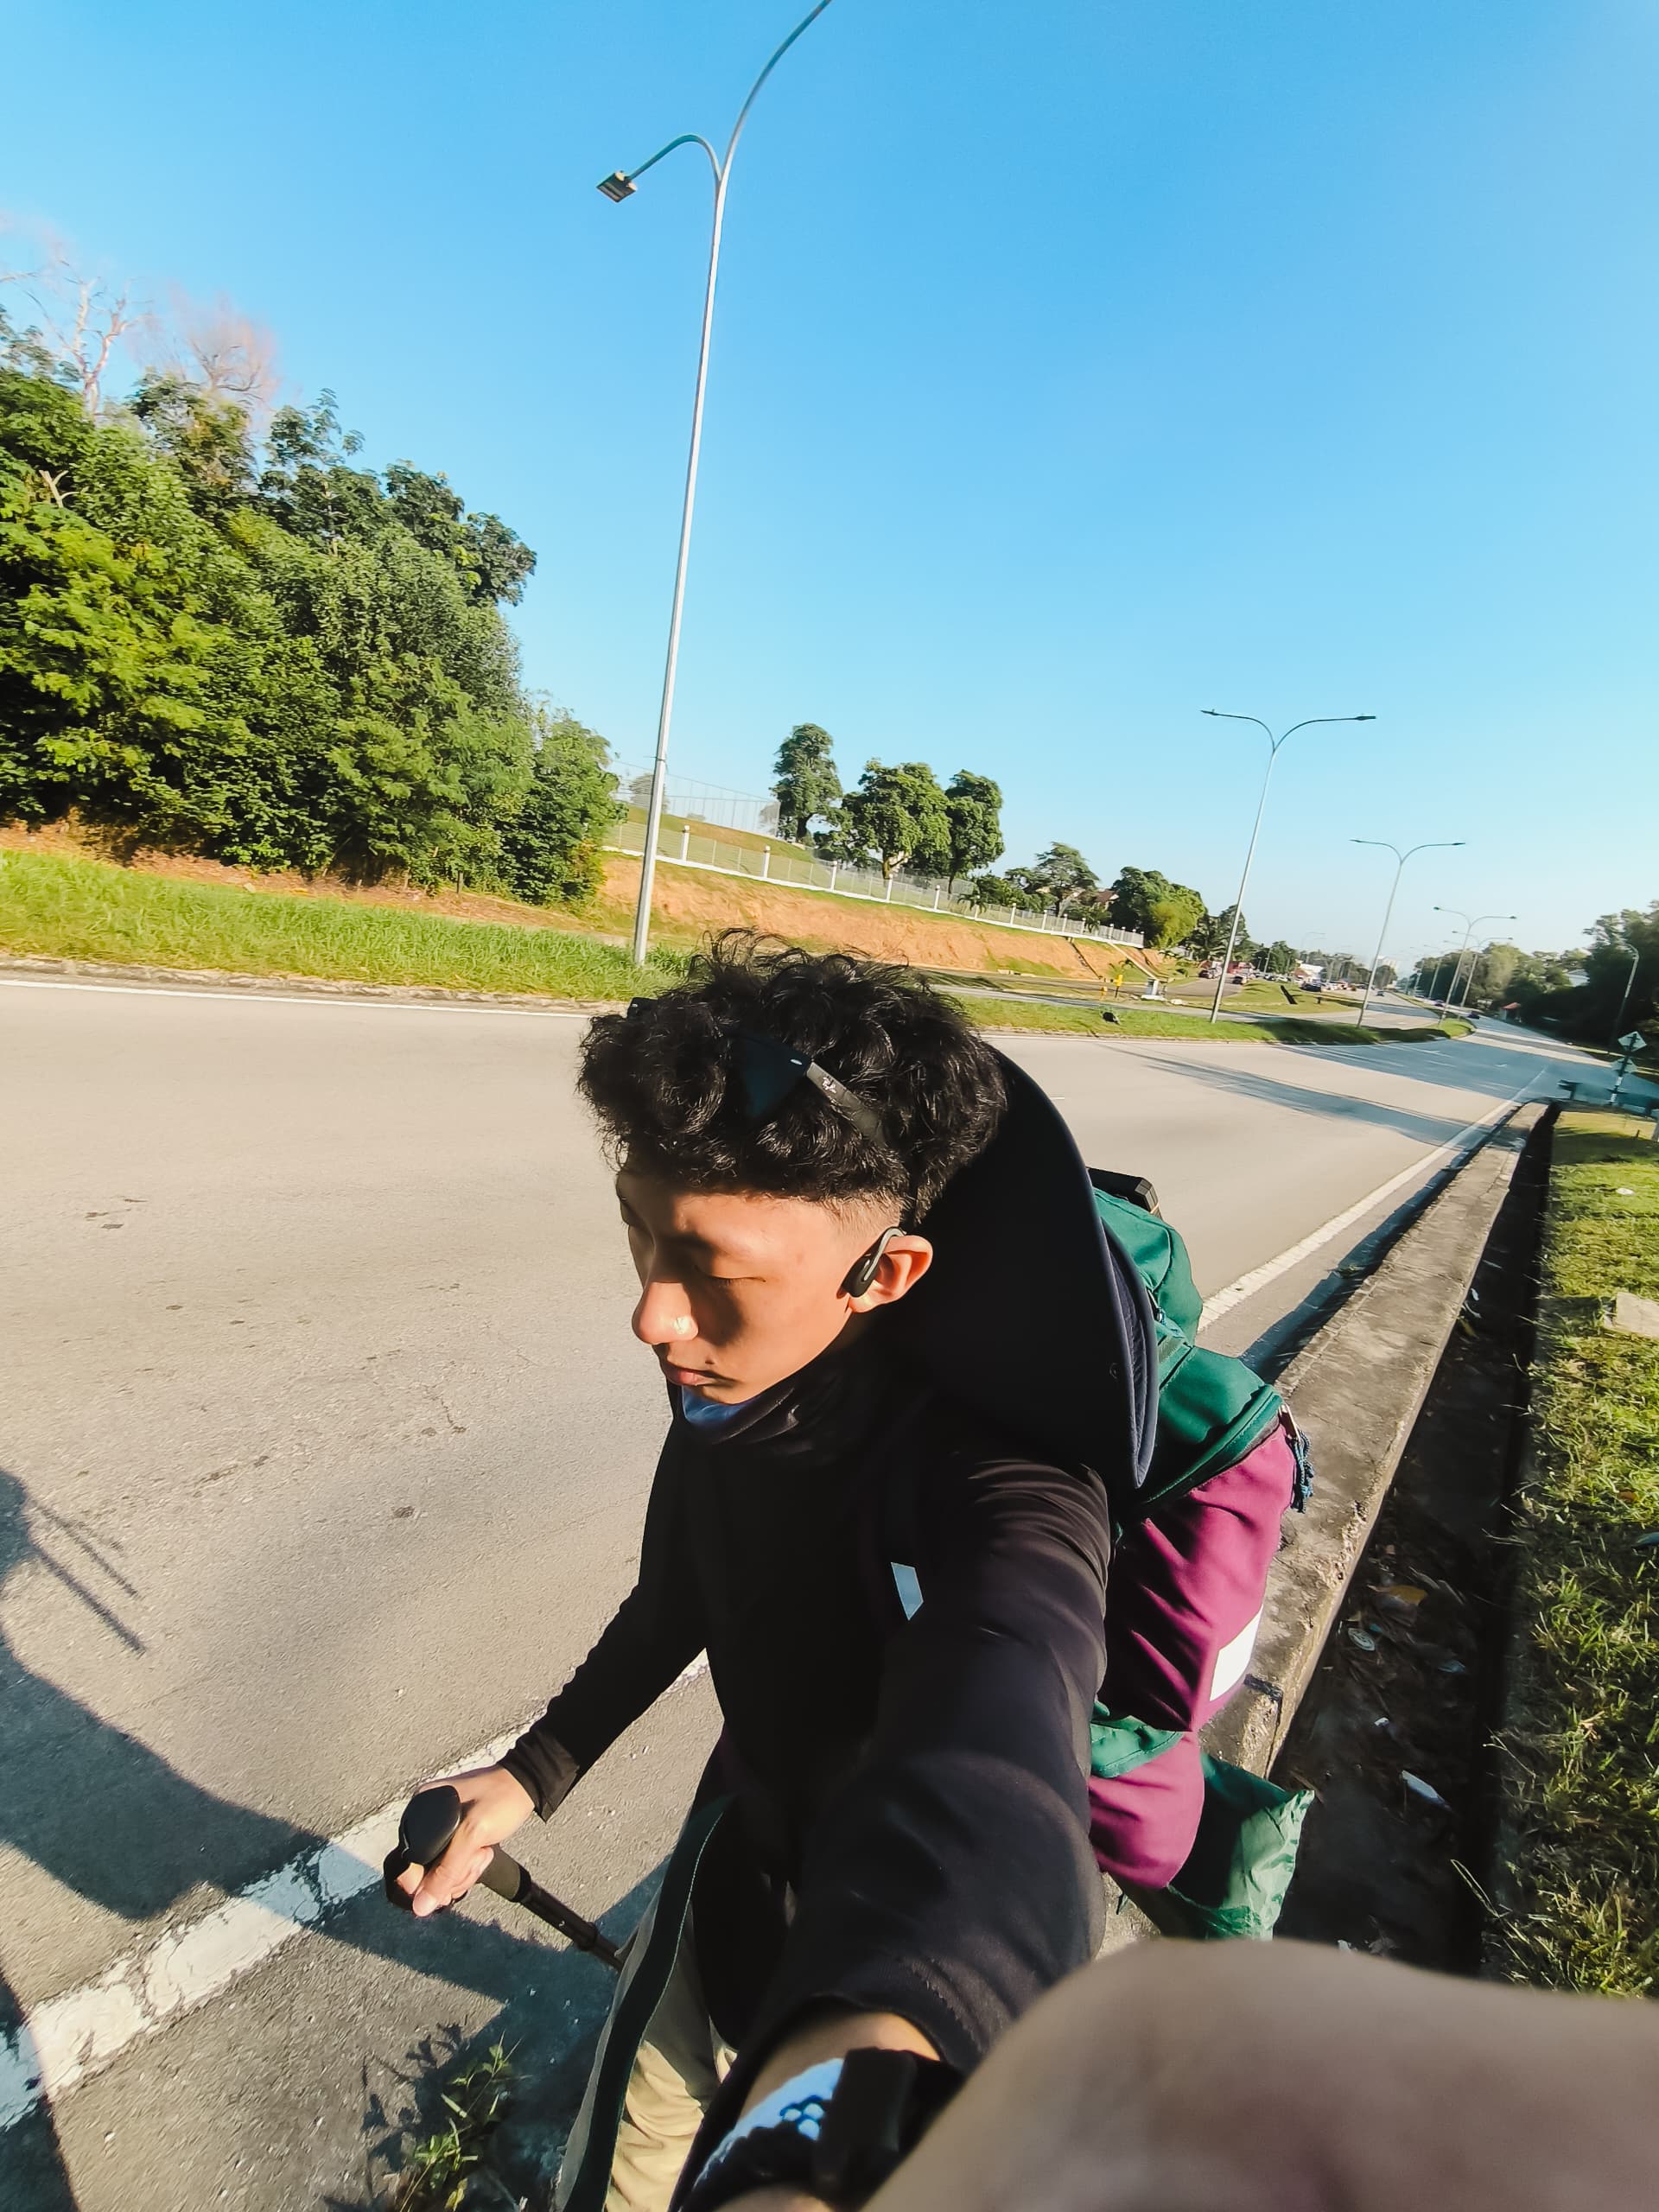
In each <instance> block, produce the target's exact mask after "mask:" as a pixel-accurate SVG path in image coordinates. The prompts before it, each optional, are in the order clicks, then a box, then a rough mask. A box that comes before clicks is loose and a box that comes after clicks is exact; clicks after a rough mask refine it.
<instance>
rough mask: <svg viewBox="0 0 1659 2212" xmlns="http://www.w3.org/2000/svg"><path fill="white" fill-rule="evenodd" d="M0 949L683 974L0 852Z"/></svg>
mask: <svg viewBox="0 0 1659 2212" xmlns="http://www.w3.org/2000/svg"><path fill="white" fill-rule="evenodd" d="M831 941H832V940H831ZM0 950H5V951H7V952H11V953H22V954H33V955H36V956H40V957H46V958H48V959H57V960H96V961H109V962H116V963H123V964H126V965H132V966H142V967H151V968H170V969H209V970H212V971H214V972H217V973H219V974H224V975H234V976H296V977H299V976H311V977H315V978H319V979H321V980H324V981H327V982H347V983H391V984H399V983H401V984H406V985H415V986H416V987H422V988H429V989H439V990H461V991H510V992H523V993H528V994H531V995H535V996H538V997H543V998H558V999H602V1000H617V999H626V998H630V997H632V995H634V994H635V993H636V992H639V991H650V990H653V989H661V988H664V986H665V984H666V983H667V982H668V981H669V980H670V979H671V978H672V977H674V976H678V975H681V974H683V972H684V968H685V960H686V952H685V950H684V949H683V947H681V946H679V945H677V944H672V943H671V944H664V945H659V946H658V948H657V949H655V950H653V951H652V955H651V959H650V963H649V965H648V967H647V968H646V969H645V971H644V972H643V973H642V971H641V970H640V969H637V968H636V967H635V966H634V964H633V963H632V960H631V959H630V958H629V957H628V955H627V953H626V951H625V950H623V949H622V947H621V946H620V945H615V944H605V943H603V942H602V941H601V939H599V938H594V937H588V936H584V935H582V933H581V932H580V931H573V930H566V929H537V928H536V927H534V926H533V925H529V924H525V925H515V924H513V923H511V922H468V921H457V920H454V919H452V918H449V917H448V916H446V915H442V914H421V913H411V912H409V911H408V910H407V909H405V908H404V907H400V906H371V905H364V904H359V903H356V902H354V901H353V900H351V899H330V898H292V897H288V896H286V895H284V894H283V893H277V892H267V891H246V890H242V889H239V888H237V887H233V886H230V885H222V884H211V883H190V882H183V881H181V880H179V879H178V878H177V877H175V876H167V875H149V874H143V873H142V872H141V871H139V870H138V869H136V868H114V867H111V866H109V865H108V864H106V863H105V862H104V861H90V860H64V859H60V858H59V857H57V856H56V855H48V854H41V853H28V852H12V853H8V854H3V855H0ZM952 988H953V991H954V995H956V996H957V997H958V998H959V999H960V1000H961V1002H962V1004H963V1007H966V1009H967V1011H968V1013H969V1017H970V1019H971V1020H975V1021H976V1022H978V1023H980V1024H981V1025H982V1026H986V1027H995V1028H1001V1029H1046V1030H1057V1031H1061V1032H1069V1033H1072V1034H1076V1035H1084V1036H1090V1037H1202V1038H1207V1039H1210V1040H1211V1041H1212V1042H1215V1043H1224V1044H1240V1043H1249V1041H1251V1040H1252V1039H1255V1040H1256V1041H1258V1042H1265V1043H1269V1044H1275V1043H1276V1044H1314V1045H1328V1044H1355V1045H1371V1044H1377V1043H1381V1042H1383V1041H1385V1040H1390V1041H1391V1040H1396V1039H1417V1038H1420V1037H1429V1036H1438V1035H1440V1034H1441V1032H1440V1031H1438V1030H1428V1029H1423V1030H1415V1029H1395V1030H1387V1029H1383V1030H1370V1029H1356V1028H1355V1027H1353V1026H1352V1024H1349V1025H1348V1026H1347V1027H1337V1028H1334V1029H1333V1028H1332V1026H1331V1025H1330V1024H1328V1023H1324V1022H1316V1021H1296V1020H1283V1021H1268V1022H1245V1021H1223V1022H1217V1023H1216V1024H1215V1025H1214V1026H1213V1027H1212V1026H1211V1024H1210V1023H1209V1022H1207V1021H1206V1020H1205V1019H1204V1017H1203V1016H1202V1015H1201V1014H1178V1013H1175V1012H1173V1011H1171V1010H1169V1009H1166V1008H1164V1007H1150V1006H1147V1005H1145V1004H1143V1003H1141V1002H1139V1001H1122V1002H1116V1003H1115V1006H1114V1011H1115V1012H1116V1014H1117V1016H1118V1020H1117V1023H1116V1025H1111V1024H1108V1023H1105V1022H1103V1021H1102V1020H1101V1018H1100V1002H1099V1001H1098V1000H1097V999H1095V998H1092V997H1090V998H1084V999H1074V1000H1071V1001H1069V1002H1068V1001H1065V1000H1061V1001H1058V1002H1057V1003H1054V1004H1048V1005H1041V1006H1039V1005H1037V1004H1035V1003H1033V1001H1030V1000H1028V999H1019V998H1013V997H1004V996H1002V995H1000V994H998V993H997V992H996V991H995V989H986V990H983V991H979V992H974V991H971V990H963V988H960V986H957V985H953V986H952Z"/></svg>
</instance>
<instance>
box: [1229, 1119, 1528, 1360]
mask: <svg viewBox="0 0 1659 2212" xmlns="http://www.w3.org/2000/svg"><path fill="white" fill-rule="evenodd" d="M1538 1081H1539V1077H1537V1076H1532V1077H1529V1078H1528V1080H1527V1081H1526V1082H1525V1083H1524V1084H1522V1086H1521V1088H1520V1090H1517V1091H1516V1093H1515V1095H1514V1096H1513V1097H1512V1098H1506V1099H1505V1100H1504V1101H1503V1103H1502V1104H1501V1105H1498V1106H1494V1107H1493V1109H1492V1110H1491V1113H1490V1114H1483V1115H1482V1116H1481V1117H1480V1119H1479V1120H1478V1122H1470V1124H1469V1126H1468V1128H1465V1129H1459V1132H1458V1134H1457V1135H1456V1136H1454V1137H1452V1138H1449V1139H1448V1140H1447V1141H1446V1143H1445V1144H1443V1145H1440V1146H1437V1147H1436V1148H1435V1149H1434V1150H1433V1152H1429V1153H1425V1154H1424V1155H1423V1157H1422V1158H1421V1160H1414V1161H1413V1162H1412V1164H1411V1166H1409V1167H1402V1169H1401V1170H1400V1173H1398V1174H1397V1175H1390V1176H1389V1179H1388V1181H1387V1182H1386V1183H1379V1184H1378V1185H1377V1186H1376V1190H1374V1191H1371V1192H1367V1194H1366V1196H1365V1197H1364V1198H1361V1199H1359V1200H1357V1203H1356V1204H1355V1205H1351V1206H1348V1207H1346V1208H1344V1211H1342V1212H1341V1213H1338V1214H1333V1215H1332V1217H1331V1218H1330V1220H1329V1221H1327V1222H1325V1224H1323V1225H1322V1226H1321V1227H1320V1228H1318V1229H1316V1230H1314V1231H1313V1235H1312V1236H1304V1237H1303V1239H1302V1241H1301V1243H1300V1244H1293V1245H1292V1246H1291V1248H1290V1249H1289V1250H1288V1251H1287V1252H1281V1254H1280V1255H1279V1256H1278V1258H1277V1259H1276V1260H1264V1261H1263V1262H1262V1265H1261V1266H1260V1267H1259V1268H1251V1269H1250V1271H1249V1274H1243V1275H1240V1277H1239V1279H1238V1281H1236V1282H1230V1283H1229V1284H1228V1286H1227V1287H1226V1289H1225V1290H1218V1291H1217V1293H1216V1294H1215V1295H1214V1297H1212V1298H1206V1299H1205V1301H1204V1319H1203V1321H1202V1322H1201V1323H1200V1324H1199V1332H1200V1334H1202V1332H1203V1331H1204V1330H1205V1329H1208V1328H1211V1327H1213V1325H1215V1323H1216V1322H1217V1321H1219V1320H1220V1319H1221V1318H1222V1316H1223V1315H1224V1313H1231V1312H1232V1310H1233V1308H1234V1306H1242V1305H1243V1302H1244V1300H1246V1299H1247V1298H1254V1297H1255V1294H1256V1293H1257V1291H1259V1290H1265V1289H1266V1288H1267V1287H1268V1284H1269V1283H1270V1282H1276V1281H1278V1279H1279V1277H1280V1276H1281V1274H1285V1273H1286V1272H1287V1269H1289V1268H1294V1267H1295V1266H1297V1265H1298V1264H1299V1263H1300V1262H1301V1261H1303V1260H1306V1258H1308V1257H1309V1255H1311V1254H1313V1253H1314V1252H1317V1251H1318V1250H1319V1247H1320V1245H1321V1244H1328V1243H1330V1241H1331V1239H1332V1237H1333V1236H1340V1235H1341V1233H1342V1231H1343V1230H1344V1229H1351V1228H1352V1226H1353V1224H1355V1223H1356V1222H1357V1221H1363V1219H1364V1217H1365V1216H1366V1215H1367V1214H1368V1213H1370V1211H1372V1209H1373V1208H1374V1207H1376V1206H1379V1205H1382V1203H1383V1200H1384V1198H1392V1197H1393V1196H1394V1194H1395V1192H1396V1191H1399V1190H1403V1189H1404V1187H1405V1185H1407V1184H1408V1183H1410V1182H1414V1181H1415V1180H1416V1179H1418V1178H1419V1177H1420V1176H1422V1175H1425V1174H1427V1173H1429V1171H1430V1170H1431V1169H1432V1168H1433V1167H1434V1166H1436V1164H1437V1163H1438V1162H1439V1161H1440V1160H1445V1159H1446V1158H1448V1157H1449V1156H1450V1155H1451V1154H1453V1153H1455V1152H1459V1151H1461V1150H1468V1151H1472V1150H1473V1149H1474V1147H1473V1146H1472V1145H1470V1144H1469V1143H1468V1142H1467V1140H1468V1139H1469V1138H1471V1137H1475V1136H1478V1135H1479V1134H1480V1132H1481V1131H1482V1130H1483V1129H1490V1128H1491V1126H1492V1124H1493V1123H1494V1122H1500V1121H1502V1120H1503V1116H1505V1115H1506V1114H1507V1113H1509V1111H1510V1109H1511V1108H1512V1107H1515V1106H1518V1105H1519V1104H1520V1103H1521V1101H1522V1099H1523V1098H1524V1097H1525V1096H1527V1094H1528V1092H1529V1091H1530V1090H1532V1089H1533V1087H1534V1085H1535V1084H1537V1082H1538Z"/></svg>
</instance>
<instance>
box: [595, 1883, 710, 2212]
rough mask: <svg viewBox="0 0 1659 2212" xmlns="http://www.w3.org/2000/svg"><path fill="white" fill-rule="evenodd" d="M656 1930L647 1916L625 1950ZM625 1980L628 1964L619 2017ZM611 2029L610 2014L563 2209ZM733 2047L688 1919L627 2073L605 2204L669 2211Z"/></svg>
mask: <svg viewBox="0 0 1659 2212" xmlns="http://www.w3.org/2000/svg"><path fill="white" fill-rule="evenodd" d="M649 1935H650V1924H649V1918H648V1919H647V1920H646V1921H645V1922H643V1923H641V1924H640V1926H639V1928H638V1929H636V1930H635V1931H634V1934H633V1935H632V1937H630V1939H629V1942H628V1944H627V1946H626V1955H627V1956H630V1957H631V1956H632V1955H634V1954H635V1953H636V1952H637V1951H638V1950H639V1948H643V1946H644V1944H645V1942H646V1940H647V1939H648V1937H649ZM626 1987H627V1973H626V1966H625V1967H624V1971H623V1974H622V1977H621V1979H620V1980H619V1982H618V1985H617V1991H616V1996H615V1998H614V1999H613V2002H612V2006H611V2018H612V2019H614V2018H615V2017H616V2006H617V2005H618V2004H619V2003H620V2001H621V1997H622V1993H623V1991H624V1990H625V1989H626ZM609 2031H610V2023H609V2022H608V2021H607V2024H606V2030H605V2035H601V2038H600V2049H599V2054H598V2055H596V2056H595V2057H594V2071H593V2073H592V2074H590V2075H589V2076H588V2094H587V2095H586V2096H585V2097H584V2098H583V2099H582V2110H581V2111H580V2112H579V2113H577V2115H576V2122H575V2126H574V2127H573V2128H572V2129H571V2131H570V2140H569V2144H568V2145H566V2147H565V2153H564V2164H563V2167H562V2169H561V2171H560V2173H559V2185H558V2189H557V2191H556V2194H555V2196H554V2200H553V2202H554V2203H555V2205H556V2207H557V2208H559V2212H563V2206H564V2204H565V2202H566V2200H567V2199H568V2197H569V2193H570V2191H571V2190H572V2189H573V2188H574V2187H575V2177H576V2169H577V2166H578V2165H579V2164H580V2162H581V2159H582V2152H584V2150H585V2149H586V2147H587V2142H588V2132H589V2129H590V2128H591V2126H592V2124H593V2107H592V2100H593V2095H594V2083H595V2080H596V2077H597V2075H598V2071H599V2058H600V2056H602V2055H603V2052H604V2049H605V2036H606V2035H608V2034H609ZM732 2055H733V2054H732V2050H731V2047H730V2045H729V2044H724V2043H722V2042H721V2040H720V2038H719V2037H718V2036H717V2035H716V2034H715V2026H714V2023H713V2021H712V2020H710V2018H709V2007H708V2005H706V2003H705V2002H704V2000H703V1994H702V1981H701V1980H700V1979H699V1976H698V1974H697V1962H696V1952H695V1950H694V1948H693V1946H692V1941H691V1924H690V1920H689V1919H688V1920H687V1923H686V1929H685V1934H684V1936H683V1937H682V1939H681V1942H680V1948H679V1950H678V1952H677V1955H676V1957H675V1961H674V1970H673V1973H672V1974H671V1976H670V1978H669V1983H668V1986H667V1988H666V1989H665V1990H664V1992H663V1998H662V2002H661V2003H660V2004H659V2005H658V2007H657V2010H656V2011H655V2012H653V2013H652V2016H651V2025H650V2026H649V2027H648V2028H647V2029H646V2031H645V2037H644V2040H643V2041H642V2042H641V2044H640V2045H639V2055H638V2056H637V2057H636V2058H635V2060H634V2062H633V2070H632V2073H631V2074H630V2075H629V2076H628V2087H627V2097H626V2103H625V2106H624V2107H623V2113H622V2124H621V2126H620V2128H619V2129H618V2130H617V2137H616V2153H615V2156H614V2158H613V2159H612V2161H611V2185H610V2189H609V2190H608V2191H607V2195H606V2198H605V2212H667V2206H668V2201H669V2198H670V2197H671V2196H672V2195H673V2193H674V2184H675V2183H676V2182H677V2181H678V2179H679V2177H680V2169H681V2168H682V2167H683V2165H684V2164H685V2161H686V2158H687V2157H688V2156H689V2155H690V2149H691V2145H692V2143H693V2142H694V2140H695V2139H696V2133H697V2130H698V2128H699V2127H701V2126H702V2116H703V2114H704V2113H705V2112H706V2111H707V2110H708V2108H709V2101H710V2099H711V2098H712V2097H713V2095H714V2094H715V2088H717V2087H718V2085H719V2083H720V2082H721V2080H722V2079H723V2078H724V2076H725V2074H726V2071H727V2069H728V2067H729V2066H730V2065H731V2063H732Z"/></svg>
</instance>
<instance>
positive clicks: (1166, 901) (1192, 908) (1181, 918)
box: [1141, 883, 1204, 952]
mask: <svg viewBox="0 0 1659 2212" xmlns="http://www.w3.org/2000/svg"><path fill="white" fill-rule="evenodd" d="M1146 911H1147V919H1146V922H1145V924H1144V925H1142V930H1141V934H1142V936H1143V937H1144V938H1146V941H1147V944H1149V945H1150V946H1151V947H1152V948H1153V950H1154V951H1155V952H1164V951H1166V950H1168V948H1169V947H1170V946H1171V945H1173V944H1184V943H1185V940H1186V938H1187V937H1188V936H1189V935H1190V933H1191V931H1192V927H1193V925H1194V924H1195V923H1196V922H1197V921H1198V918H1199V916H1200V915H1201V914H1202V913H1203V912H1204V901H1203V899H1200V898H1199V896H1198V893H1197V892H1196V891H1192V890H1189V889H1188V887H1186V886H1185V884H1182V883H1173V884H1172V885H1171V886H1170V887H1169V889H1168V891H1167V892H1166V893H1165V894H1164V896H1163V897H1162V898H1160V899H1153V900H1152V902H1151V903H1150V905H1149V906H1147V910H1146Z"/></svg>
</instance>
